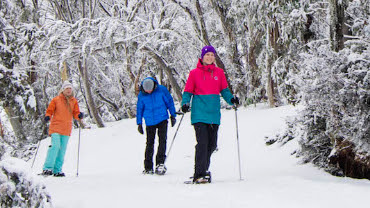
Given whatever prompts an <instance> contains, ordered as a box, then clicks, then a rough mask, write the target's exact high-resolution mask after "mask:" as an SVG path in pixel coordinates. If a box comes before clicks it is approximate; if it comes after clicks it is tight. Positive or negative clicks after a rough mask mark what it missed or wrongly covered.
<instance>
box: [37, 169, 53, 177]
mask: <svg viewBox="0 0 370 208" xmlns="http://www.w3.org/2000/svg"><path fill="white" fill-rule="evenodd" d="M40 175H43V176H50V175H53V172H52V171H51V170H43V171H42V173H41V174H40Z"/></svg>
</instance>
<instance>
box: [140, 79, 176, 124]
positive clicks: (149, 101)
mask: <svg viewBox="0 0 370 208" xmlns="http://www.w3.org/2000/svg"><path fill="white" fill-rule="evenodd" d="M145 79H152V80H153V81H154V83H155V89H154V90H153V92H152V93H150V94H148V93H145V92H144V91H143V90H140V93H139V97H138V100H137V106H136V123H137V125H139V124H142V122H143V117H144V120H145V125H146V126H154V125H156V124H159V123H160V122H162V121H164V120H167V119H168V118H169V116H168V112H167V110H169V111H170V114H171V116H173V117H176V110H175V104H174V102H173V98H172V96H171V94H170V92H168V90H167V88H166V87H165V86H163V85H159V84H158V82H157V80H155V79H154V78H152V77H148V78H145ZM145 79H144V80H145ZM144 80H143V81H144ZM142 84H143V82H141V85H142Z"/></svg>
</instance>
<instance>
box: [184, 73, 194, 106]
mask: <svg viewBox="0 0 370 208" xmlns="http://www.w3.org/2000/svg"><path fill="white" fill-rule="evenodd" d="M194 90H195V82H194V75H193V73H192V71H190V73H189V77H188V80H187V81H186V84H185V89H184V93H183V94H182V101H181V106H183V105H184V104H190V100H191V98H192V97H193V95H194Z"/></svg>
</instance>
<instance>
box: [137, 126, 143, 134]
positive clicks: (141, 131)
mask: <svg viewBox="0 0 370 208" xmlns="http://www.w3.org/2000/svg"><path fill="white" fill-rule="evenodd" d="M137 130H138V131H139V133H140V134H144V130H143V125H141V124H139V125H138V126H137Z"/></svg>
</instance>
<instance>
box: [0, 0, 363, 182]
mask: <svg viewBox="0 0 370 208" xmlns="http://www.w3.org/2000/svg"><path fill="white" fill-rule="evenodd" d="M369 23H370V2H369V1H368V0H352V1H350V0H329V1H327V0H321V1H317V0H311V1H309V0H301V1H294V0H261V1H257V0H244V1H239V0H223V1H221V0H202V1H201V0H158V1H149V0H133V1H132V0H81V1H72V0H1V3H0V86H1V88H0V115H1V116H0V135H1V137H0V159H3V158H5V157H9V156H11V157H16V158H20V159H24V160H26V161H27V160H29V159H30V158H32V157H33V156H34V154H35V152H36V147H37V143H38V141H39V140H41V139H44V138H45V137H46V130H47V126H46V124H45V123H44V122H43V119H44V114H45V109H46V107H47V105H48V103H49V102H50V100H51V98H53V97H54V96H56V95H57V94H58V92H59V90H60V87H61V84H62V82H63V81H64V80H69V81H70V82H71V83H72V84H73V86H74V89H75V96H76V98H77V99H78V100H79V103H80V108H81V111H83V112H84V113H85V115H86V119H84V122H85V124H83V123H82V125H96V126H97V127H104V123H105V122H109V121H116V120H121V119H125V118H133V117H135V115H136V112H135V111H136V99H137V94H138V86H139V84H140V82H141V80H142V79H143V78H145V77H147V76H153V77H155V78H156V79H157V80H158V81H159V83H160V84H162V85H165V86H166V87H167V88H168V89H169V90H170V92H171V94H172V95H173V97H174V99H175V101H176V102H178V101H181V94H182V90H183V88H184V85H185V82H186V79H187V76H188V73H189V71H190V70H191V69H193V68H195V66H196V63H197V59H198V58H199V55H200V50H201V48H202V47H203V46H205V45H213V46H214V47H215V48H216V51H217V57H216V64H217V66H219V67H221V68H223V69H224V71H225V74H226V76H227V80H228V83H229V86H230V88H231V90H232V92H233V93H234V94H236V95H237V96H238V97H239V98H241V103H242V105H244V106H246V105H251V104H256V103H260V102H267V103H268V104H269V106H270V107H271V108H273V107H276V106H281V105H288V104H291V105H296V104H302V105H304V106H305V108H304V110H303V111H302V113H301V115H300V116H298V117H297V118H296V120H294V121H291V122H290V124H289V126H290V127H289V128H288V129H287V130H286V132H285V133H284V134H281V135H277V136H276V138H269V139H268V141H267V143H268V144H270V143H273V142H276V141H279V142H282V143H286V142H288V141H289V140H292V139H297V140H299V144H300V149H299V150H297V152H296V155H297V156H298V157H301V158H302V161H303V162H311V163H313V164H315V165H317V166H318V167H320V168H323V170H325V171H328V172H329V173H331V174H333V175H337V176H350V177H354V178H367V179H370V154H369V152H370V72H369V68H370V24H369ZM224 106H225V105H224ZM78 125H79V124H78V123H77V122H75V127H77V126H78Z"/></svg>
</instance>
